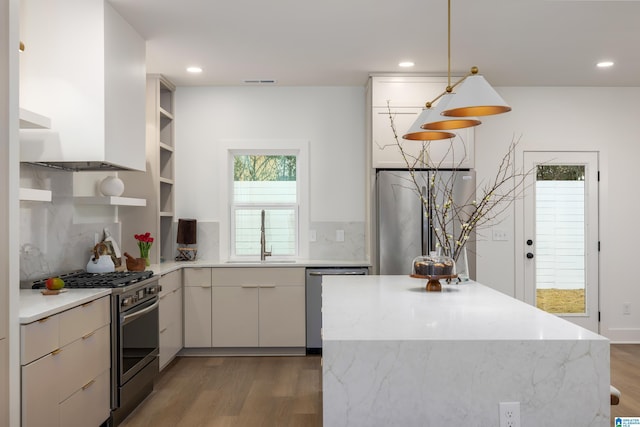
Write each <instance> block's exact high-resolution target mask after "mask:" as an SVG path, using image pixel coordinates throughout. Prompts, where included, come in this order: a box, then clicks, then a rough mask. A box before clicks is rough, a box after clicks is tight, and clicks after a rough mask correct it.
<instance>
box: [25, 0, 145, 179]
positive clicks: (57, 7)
mask: <svg viewBox="0 0 640 427" xmlns="http://www.w3.org/2000/svg"><path fill="white" fill-rule="evenodd" d="M20 21H21V22H20V31H21V34H20V38H21V40H22V41H23V42H24V45H25V50H24V52H21V53H20V107H21V108H24V109H26V110H30V111H34V112H36V113H38V114H41V115H44V116H47V117H50V118H51V128H50V129H21V130H20V144H21V145H20V160H21V161H22V162H27V163H34V164H39V165H45V166H51V167H57V168H62V169H69V170H103V169H108V170H141V171H143V170H145V168H146V160H145V159H146V155H145V91H146V66H145V41H144V39H143V38H142V37H141V36H140V35H139V34H138V33H137V32H136V31H135V29H133V27H131V26H130V25H129V24H128V23H127V22H126V21H125V20H124V19H123V18H122V17H121V16H120V15H119V14H118V13H117V12H116V11H115V10H114V9H113V7H112V6H111V5H110V4H109V3H108V2H106V1H104V0H83V1H82V2H78V1H77V0H56V1H51V0H29V1H28V2H21V9H20Z"/></svg>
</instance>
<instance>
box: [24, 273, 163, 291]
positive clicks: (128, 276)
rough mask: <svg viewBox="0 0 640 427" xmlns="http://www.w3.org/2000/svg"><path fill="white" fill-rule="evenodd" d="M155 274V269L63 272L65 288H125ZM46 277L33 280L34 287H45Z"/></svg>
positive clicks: (62, 277)
mask: <svg viewBox="0 0 640 427" xmlns="http://www.w3.org/2000/svg"><path fill="white" fill-rule="evenodd" d="M152 276H153V271H150V270H145V271H115V272H113V273H88V272H86V271H74V272H73V273H68V274H63V275H60V276H58V277H60V278H61V279H62V280H64V287H65V288H123V287H125V286H129V285H132V284H134V283H138V282H141V281H143V280H146V279H149V278H150V277H152ZM45 282H46V279H42V280H37V281H35V282H33V284H32V286H31V287H32V288H33V289H43V288H45Z"/></svg>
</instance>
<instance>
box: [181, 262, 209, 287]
mask: <svg viewBox="0 0 640 427" xmlns="http://www.w3.org/2000/svg"><path fill="white" fill-rule="evenodd" d="M184 285H185V286H202V287H208V286H211V269H210V268H191V267H190V268H185V269H184Z"/></svg>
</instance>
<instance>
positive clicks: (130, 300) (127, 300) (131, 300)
mask: <svg viewBox="0 0 640 427" xmlns="http://www.w3.org/2000/svg"><path fill="white" fill-rule="evenodd" d="M137 299H138V298H136V296H135V295H133V296H130V297H126V298H123V299H122V306H123V307H129V306H130V305H131V304H133V303H135V302H136V301H137Z"/></svg>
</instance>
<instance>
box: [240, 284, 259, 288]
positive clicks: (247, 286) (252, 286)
mask: <svg viewBox="0 0 640 427" xmlns="http://www.w3.org/2000/svg"><path fill="white" fill-rule="evenodd" d="M257 287H258V285H242V288H243V289H255V288H257Z"/></svg>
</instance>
